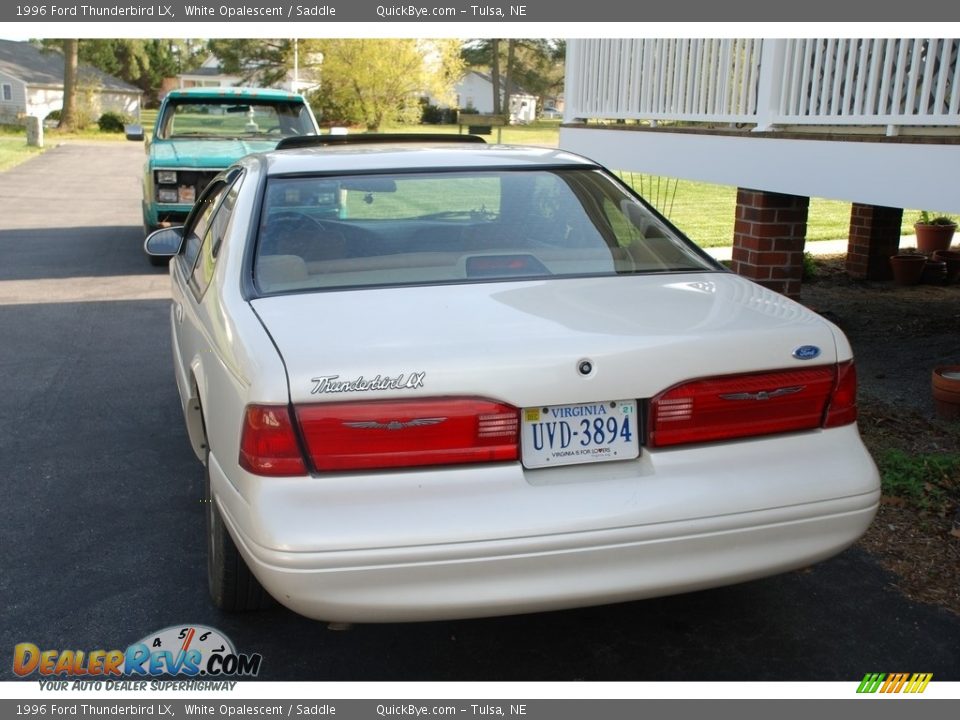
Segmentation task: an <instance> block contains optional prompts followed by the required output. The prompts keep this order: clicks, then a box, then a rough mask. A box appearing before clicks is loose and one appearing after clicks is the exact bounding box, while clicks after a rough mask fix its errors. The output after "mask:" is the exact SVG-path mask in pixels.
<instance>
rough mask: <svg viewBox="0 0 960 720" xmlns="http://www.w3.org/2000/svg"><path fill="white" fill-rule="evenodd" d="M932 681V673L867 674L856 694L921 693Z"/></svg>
mask: <svg viewBox="0 0 960 720" xmlns="http://www.w3.org/2000/svg"><path fill="white" fill-rule="evenodd" d="M932 679H933V673H867V674H866V675H864V676H863V680H861V681H860V687H858V688H857V692H858V693H910V694H914V693H922V692H923V691H924V690H926V689H927V685H929V684H930V681H931V680H932Z"/></svg>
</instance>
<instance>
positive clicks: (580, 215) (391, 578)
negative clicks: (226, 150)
mask: <svg viewBox="0 0 960 720" xmlns="http://www.w3.org/2000/svg"><path fill="white" fill-rule="evenodd" d="M471 140H476V138H470V137H469V136H463V137H459V136H452V137H451V136H447V137H445V138H444V137H431V136H421V137H419V138H417V139H415V140H411V138H410V137H407V136H357V137H355V138H352V137H350V136H347V137H346V139H344V138H343V137H342V136H339V137H330V136H324V137H318V138H299V139H293V140H291V141H285V142H284V143H281V146H280V149H278V150H276V151H273V152H269V153H266V154H259V155H250V156H248V157H246V158H244V159H243V160H241V161H239V162H238V163H236V164H235V165H234V166H232V167H231V168H229V169H227V170H226V171H225V172H223V173H221V174H220V175H219V176H218V177H217V178H216V179H215V180H214V181H213V182H212V183H211V184H210V185H209V186H208V187H207V189H206V190H205V192H204V193H203V194H202V196H201V197H200V198H199V200H198V202H197V204H196V206H195V207H194V209H193V211H192V212H191V214H190V216H189V217H188V219H187V221H186V225H185V226H184V227H183V228H167V229H164V230H160V231H158V232H156V233H154V234H152V235H151V236H150V237H149V238H148V239H147V242H146V248H147V252H149V253H151V254H154V255H157V256H164V255H169V256H172V257H171V262H170V276H171V280H172V292H173V303H172V310H171V326H172V330H173V355H174V365H175V374H176V382H177V386H178V388H179V391H180V397H181V400H182V403H183V409H184V415H185V418H186V424H187V428H188V430H189V436H190V440H191V443H192V445H193V449H194V451H195V452H196V454H197V456H198V457H199V458H200V459H201V460H202V461H203V462H204V464H205V467H206V475H207V493H208V500H209V503H208V504H207V508H208V511H207V515H208V523H207V535H208V546H209V547H208V550H209V560H208V566H209V576H210V578H209V579H210V590H211V594H212V596H213V598H214V601H215V602H216V604H217V605H218V606H219V607H221V608H224V609H236V610H239V609H250V608H254V607H257V606H259V605H261V604H262V603H263V602H264V601H266V600H268V598H267V596H266V594H265V593H264V590H265V591H266V593H268V594H269V595H270V596H272V597H273V598H275V599H276V600H277V601H279V602H280V603H282V604H283V605H285V606H287V607H289V608H291V609H293V610H294V611H296V612H298V613H301V614H303V615H306V616H309V617H311V618H317V619H323V620H329V621H343V622H379V621H405V620H427V619H442V618H462V617H480V616H489V615H504V614H513V613H523V612H534V611H544V610H552V609H559V608H570V607H577V606H584V605H592V604H600V603H613V602H620V601H626V600H634V599H638V598H644V597H651V596H658V595H667V594H672V593H682V592H687V591H691V590H697V589H700V588H707V587H711V586H717V585H723V584H728V583H736V582H741V581H744V580H749V579H751V578H757V577H762V576H765V575H771V574H774V573H779V572H783V571H787V570H790V569H793V568H798V567H802V566H806V565H808V564H810V563H814V562H817V561H819V560H823V559H824V558H827V557H830V556H831V555H834V554H835V553H837V552H839V551H840V550H842V549H843V548H845V547H847V546H848V545H850V544H851V543H853V542H854V541H855V540H856V539H857V538H858V537H859V536H860V535H861V534H862V533H863V532H864V530H865V529H866V528H867V526H868V525H869V523H870V522H871V520H872V518H873V516H874V514H875V512H876V509H877V503H878V499H879V481H878V476H877V472H876V468H875V466H874V464H873V462H872V460H871V459H870V456H869V455H868V453H867V451H866V450H865V449H864V447H863V444H862V443H861V440H860V437H859V434H858V431H857V426H856V417H857V409H856V390H857V388H856V372H855V369H854V364H853V359H852V353H851V349H850V346H849V344H848V342H847V340H846V338H845V337H844V336H843V334H842V333H841V332H840V331H839V330H838V329H837V328H836V327H834V326H833V325H831V324H830V323H829V322H827V321H825V320H824V319H823V318H821V317H819V316H818V315H816V314H814V313H812V312H810V311H808V310H807V309H805V308H803V307H802V306H800V305H798V304H797V303H795V302H793V301H791V300H788V299H786V298H784V297H782V296H780V295H777V294H775V293H772V292H769V291H767V290H765V289H763V288H761V287H759V286H758V285H755V284H753V283H751V282H749V281H747V280H744V279H742V278H740V277H737V276H735V275H733V274H731V273H730V272H727V271H726V270H725V269H724V268H723V267H722V266H719V265H717V264H716V263H715V262H714V261H713V260H711V259H710V258H709V257H708V256H706V255H705V254H703V253H702V252H701V251H700V250H699V249H698V248H697V247H696V246H694V245H693V244H692V243H691V242H690V241H689V240H687V239H686V238H684V237H683V236H682V234H680V233H679V232H678V231H677V230H676V229H675V228H674V227H673V226H672V225H670V223H669V222H667V221H666V220H664V219H663V218H662V217H661V216H660V215H658V214H657V213H656V212H655V211H654V210H653V209H651V208H650V206H649V205H647V204H646V203H645V202H644V201H643V200H642V199H640V198H639V197H637V196H636V195H635V194H634V193H633V192H632V191H631V190H630V189H629V188H627V187H626V186H624V185H623V184H622V183H621V182H620V181H619V180H618V179H617V178H616V177H614V176H613V175H611V174H610V173H609V172H608V171H606V170H605V169H603V168H602V167H600V166H598V165H597V164H595V163H593V162H590V161H589V160H586V159H584V158H582V157H579V156H576V155H572V154H569V153H566V152H562V151H558V150H553V149H543V148H524V147H513V146H493V145H486V144H483V143H482V142H472V141H471Z"/></svg>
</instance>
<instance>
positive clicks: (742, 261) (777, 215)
mask: <svg viewBox="0 0 960 720" xmlns="http://www.w3.org/2000/svg"><path fill="white" fill-rule="evenodd" d="M809 205H810V198H806V197H800V196H798V195H783V194H781V193H772V192H766V191H762V190H747V189H745V188H739V189H738V190H737V221H736V224H735V225H734V229H733V263H732V266H731V267H732V268H733V271H734V272H735V273H737V274H738V275H742V276H743V277H746V278H749V279H751V280H753V281H754V282H757V283H759V284H760V285H763V286H764V287H767V288H770V289H771V290H775V291H776V292H779V293H783V294H784V295H787V296H789V297H793V298H795V297H799V295H800V279H801V278H802V277H803V244H804V242H805V241H806V236H807V209H808V207H809Z"/></svg>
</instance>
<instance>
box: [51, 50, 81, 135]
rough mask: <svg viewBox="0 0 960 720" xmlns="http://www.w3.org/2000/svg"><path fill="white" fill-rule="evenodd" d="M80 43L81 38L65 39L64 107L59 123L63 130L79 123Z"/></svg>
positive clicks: (71, 128) (70, 128) (72, 127)
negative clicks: (78, 81)
mask: <svg viewBox="0 0 960 720" xmlns="http://www.w3.org/2000/svg"><path fill="white" fill-rule="evenodd" d="M79 45H80V41H79V40H64V41H63V108H62V109H61V111H60V123H59V124H58V125H57V127H59V128H60V129H61V130H73V129H74V128H75V127H76V125H77V72H78V67H79V64H80V62H79V56H78V54H79Z"/></svg>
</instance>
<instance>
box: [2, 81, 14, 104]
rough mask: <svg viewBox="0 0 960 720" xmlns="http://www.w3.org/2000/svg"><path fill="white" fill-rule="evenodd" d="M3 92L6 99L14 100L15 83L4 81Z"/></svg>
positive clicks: (7, 100)
mask: <svg viewBox="0 0 960 720" xmlns="http://www.w3.org/2000/svg"><path fill="white" fill-rule="evenodd" d="M2 93H3V95H2V97H3V99H4V101H6V102H9V101H10V100H13V85H11V84H10V83H4V84H3V90H2Z"/></svg>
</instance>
